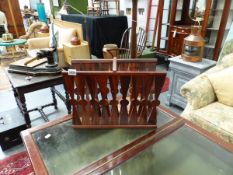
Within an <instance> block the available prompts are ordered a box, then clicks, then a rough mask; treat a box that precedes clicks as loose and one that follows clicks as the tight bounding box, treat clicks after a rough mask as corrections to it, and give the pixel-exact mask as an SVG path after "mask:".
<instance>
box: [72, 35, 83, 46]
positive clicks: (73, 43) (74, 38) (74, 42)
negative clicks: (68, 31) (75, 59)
mask: <svg viewBox="0 0 233 175" xmlns="http://www.w3.org/2000/svg"><path fill="white" fill-rule="evenodd" d="M70 42H71V44H72V45H80V44H81V41H80V39H79V38H78V37H77V36H74V37H73V38H71V41H70Z"/></svg>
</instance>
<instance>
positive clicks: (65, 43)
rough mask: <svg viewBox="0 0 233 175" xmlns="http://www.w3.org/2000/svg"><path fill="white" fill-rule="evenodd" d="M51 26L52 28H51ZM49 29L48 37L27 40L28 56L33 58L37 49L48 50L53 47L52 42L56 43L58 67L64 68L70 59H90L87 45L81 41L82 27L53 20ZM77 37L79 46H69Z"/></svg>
mask: <svg viewBox="0 0 233 175" xmlns="http://www.w3.org/2000/svg"><path fill="white" fill-rule="evenodd" d="M52 25H53V26H52ZM52 25H51V27H50V36H49V37H40V38H31V39H28V53H29V56H31V57H35V54H36V52H37V51H38V49H43V48H48V47H51V46H53V42H54V41H53V40H54V37H55V40H56V41H58V42H57V50H58V59H59V62H58V65H59V67H66V66H68V65H69V64H70V63H71V60H72V59H79V58H82V59H90V51H89V45H88V42H87V41H84V39H83V30H82V25H81V24H78V23H72V22H66V21H61V20H54V21H53V23H52ZM74 36H78V38H79V39H80V41H81V44H80V45H75V46H74V45H71V44H70V42H71V39H72V38H73V37H74Z"/></svg>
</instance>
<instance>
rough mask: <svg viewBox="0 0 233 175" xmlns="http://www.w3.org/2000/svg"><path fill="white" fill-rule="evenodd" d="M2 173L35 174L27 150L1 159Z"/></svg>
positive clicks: (0, 169) (0, 173) (3, 174)
mask: <svg viewBox="0 0 233 175" xmlns="http://www.w3.org/2000/svg"><path fill="white" fill-rule="evenodd" d="M0 175H34V172H33V168H32V165H31V162H30V159H29V157H28V154H27V152H26V151H23V152H20V153H17V154H14V155H12V156H10V157H7V158H5V159H3V160H0Z"/></svg>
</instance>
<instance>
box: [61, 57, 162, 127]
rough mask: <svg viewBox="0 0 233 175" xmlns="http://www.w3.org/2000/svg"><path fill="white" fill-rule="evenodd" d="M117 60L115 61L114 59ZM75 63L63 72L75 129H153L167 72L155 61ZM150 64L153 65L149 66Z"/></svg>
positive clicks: (86, 61) (82, 61)
mask: <svg viewBox="0 0 233 175" xmlns="http://www.w3.org/2000/svg"><path fill="white" fill-rule="evenodd" d="M115 60H116V59H115ZM113 62H114V60H112V59H108V60H107V59H105V60H94V61H92V60H81V61H79V60H76V61H75V62H73V64H72V65H73V68H74V69H75V70H76V74H75V75H74V74H73V75H69V73H68V72H69V71H68V72H67V71H64V72H63V75H64V80H65V87H66V89H67V92H68V94H69V97H70V103H71V105H72V109H73V114H72V115H73V124H74V127H77V128H116V127H133V128H141V127H156V114H157V113H156V106H158V105H159V100H158V97H159V94H160V91H161V89H162V86H163V83H164V80H165V76H166V73H164V72H157V71H156V70H155V65H156V61H155V60H151V59H150V60H149V59H147V60H139V59H135V60H133V59H128V60H126V59H124V60H121V59H120V60H117V69H118V70H117V71H112V70H111V67H112V65H113ZM152 65H153V66H152Z"/></svg>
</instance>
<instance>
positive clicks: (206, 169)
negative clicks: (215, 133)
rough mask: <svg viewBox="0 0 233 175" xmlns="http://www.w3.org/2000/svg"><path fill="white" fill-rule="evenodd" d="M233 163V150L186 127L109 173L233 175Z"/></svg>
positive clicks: (134, 174)
mask: <svg viewBox="0 0 233 175" xmlns="http://www.w3.org/2000/svg"><path fill="white" fill-rule="evenodd" d="M232 162H233V154H232V153H229V152H228V151H226V150H224V149H222V148H221V147H219V146H218V145H216V144H214V143H213V142H211V141H209V140H207V139H206V138H205V137H203V136H201V135H200V134H198V133H196V132H195V131H194V130H192V129H190V128H188V127H187V126H184V127H182V128H180V129H179V130H177V131H175V132H174V133H172V134H170V135H169V136H167V137H166V138H164V139H162V140H161V141H159V142H158V143H156V144H154V145H152V146H150V147H149V148H147V149H146V150H145V151H144V152H142V153H140V154H138V155H137V156H135V157H133V158H131V159H129V160H128V161H126V162H125V163H124V164H121V165H120V166H118V167H117V168H115V169H113V170H111V171H110V172H108V173H106V174H109V175H115V174H133V175H142V174H145V175H154V174H159V175H182V174H188V175H197V174H206V175H207V174H208V175H209V174H211V175H217V174H218V175H219V174H221V175H228V174H229V175H232V172H233V167H232ZM132 167H133V168H132Z"/></svg>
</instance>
